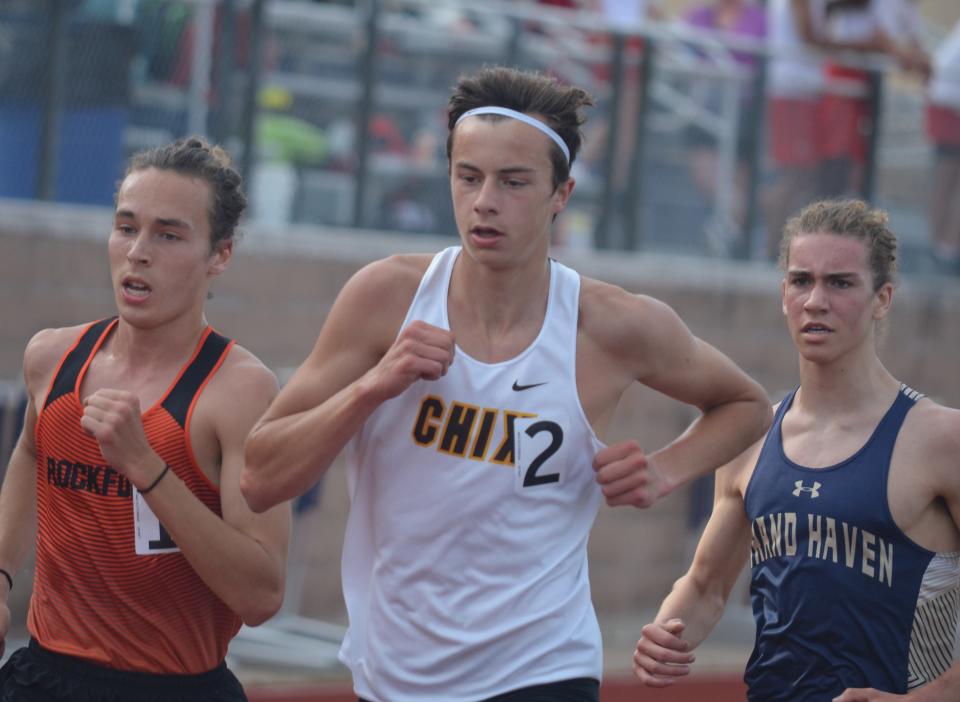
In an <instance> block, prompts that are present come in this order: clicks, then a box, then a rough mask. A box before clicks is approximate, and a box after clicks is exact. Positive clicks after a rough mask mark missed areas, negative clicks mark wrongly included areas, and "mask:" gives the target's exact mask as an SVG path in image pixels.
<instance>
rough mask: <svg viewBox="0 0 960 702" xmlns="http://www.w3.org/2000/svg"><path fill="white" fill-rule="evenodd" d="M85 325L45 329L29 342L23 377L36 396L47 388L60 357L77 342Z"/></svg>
mask: <svg viewBox="0 0 960 702" xmlns="http://www.w3.org/2000/svg"><path fill="white" fill-rule="evenodd" d="M85 326H86V325H83V324H78V325H76V326H72V327H59V328H51V329H43V330H41V331H38V332H37V333H36V334H34V335H33V338H31V339H30V341H29V342H27V346H26V349H25V350H24V352H23V379H24V382H25V383H26V386H27V388H28V389H29V391H30V393H31V394H32V395H34V397H36V395H37V393H40V392H44V391H45V390H46V388H47V385H49V384H50V381H51V380H52V379H53V374H54V373H55V372H56V369H57V365H58V364H59V363H60V359H61V358H63V355H64V354H65V353H66V352H67V351H69V350H70V348H71V347H72V346H73V345H74V343H76V341H77V339H78V338H79V336H80V334H81V333H82V332H83V330H84V328H85Z"/></svg>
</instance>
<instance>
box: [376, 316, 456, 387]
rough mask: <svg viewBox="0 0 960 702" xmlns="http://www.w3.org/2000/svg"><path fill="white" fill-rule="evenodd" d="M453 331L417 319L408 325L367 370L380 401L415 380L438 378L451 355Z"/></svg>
mask: <svg viewBox="0 0 960 702" xmlns="http://www.w3.org/2000/svg"><path fill="white" fill-rule="evenodd" d="M454 349H455V344H454V339H453V333H452V332H450V331H449V330H447V329H441V328H440V327H435V326H433V325H432V324H427V323H426V322H422V321H420V320H415V321H413V322H411V323H410V324H408V325H407V326H406V327H404V328H403V330H402V331H401V332H400V334H399V335H398V336H397V338H396V340H395V341H394V342H393V345H392V346H391V347H390V348H389V350H388V351H387V353H386V354H384V356H383V358H382V359H380V362H379V363H378V364H377V365H376V366H374V367H373V368H372V369H371V370H370V372H369V373H368V379H369V380H370V382H371V383H372V384H373V387H374V388H375V389H376V392H377V394H378V395H380V396H381V398H382V399H383V400H389V399H391V398H393V397H396V396H397V395H399V394H400V393H401V392H403V391H404V390H406V389H407V388H408V387H410V386H411V385H413V384H414V383H415V382H416V381H418V380H421V379H422V380H438V379H439V378H442V377H443V376H444V375H446V373H447V369H448V368H450V364H451V363H453V355H454Z"/></svg>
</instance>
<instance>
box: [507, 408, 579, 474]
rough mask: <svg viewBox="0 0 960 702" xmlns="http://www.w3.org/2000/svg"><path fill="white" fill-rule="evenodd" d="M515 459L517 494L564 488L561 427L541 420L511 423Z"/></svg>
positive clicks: (527, 419)
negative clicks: (547, 488)
mask: <svg viewBox="0 0 960 702" xmlns="http://www.w3.org/2000/svg"><path fill="white" fill-rule="evenodd" d="M513 431H514V436H513V446H514V459H515V461H516V464H517V479H516V491H517V492H519V493H528V492H529V491H530V490H534V489H542V488H545V487H550V486H559V485H563V481H564V474H565V472H566V471H565V464H566V452H565V451H563V450H562V449H563V428H562V427H561V426H560V425H559V424H557V423H556V422H554V421H551V420H549V419H542V418H540V417H517V418H516V419H515V420H514V423H513Z"/></svg>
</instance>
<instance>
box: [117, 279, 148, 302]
mask: <svg viewBox="0 0 960 702" xmlns="http://www.w3.org/2000/svg"><path fill="white" fill-rule="evenodd" d="M120 287H122V288H123V290H124V292H126V293H127V294H128V295H130V296H131V297H146V296H147V295H149V294H150V292H151V291H152V289H153V288H151V287H150V286H149V285H147V284H146V283H145V282H144V281H143V280H142V279H140V278H137V277H135V276H126V277H125V278H124V279H123V280H121V281H120Z"/></svg>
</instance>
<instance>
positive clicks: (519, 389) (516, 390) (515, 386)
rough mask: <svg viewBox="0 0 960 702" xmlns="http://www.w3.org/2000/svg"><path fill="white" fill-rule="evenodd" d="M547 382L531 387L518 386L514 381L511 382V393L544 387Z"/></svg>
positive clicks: (534, 384)
mask: <svg viewBox="0 0 960 702" xmlns="http://www.w3.org/2000/svg"><path fill="white" fill-rule="evenodd" d="M548 382H550V381H549V380H546V381H544V382H542V383H533V384H532V385H520V383H518V382H517V381H516V380H514V381H513V391H514V392H523V391H524V390H529V389H530V388H538V387H540V386H541V385H546V384H547V383H548Z"/></svg>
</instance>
